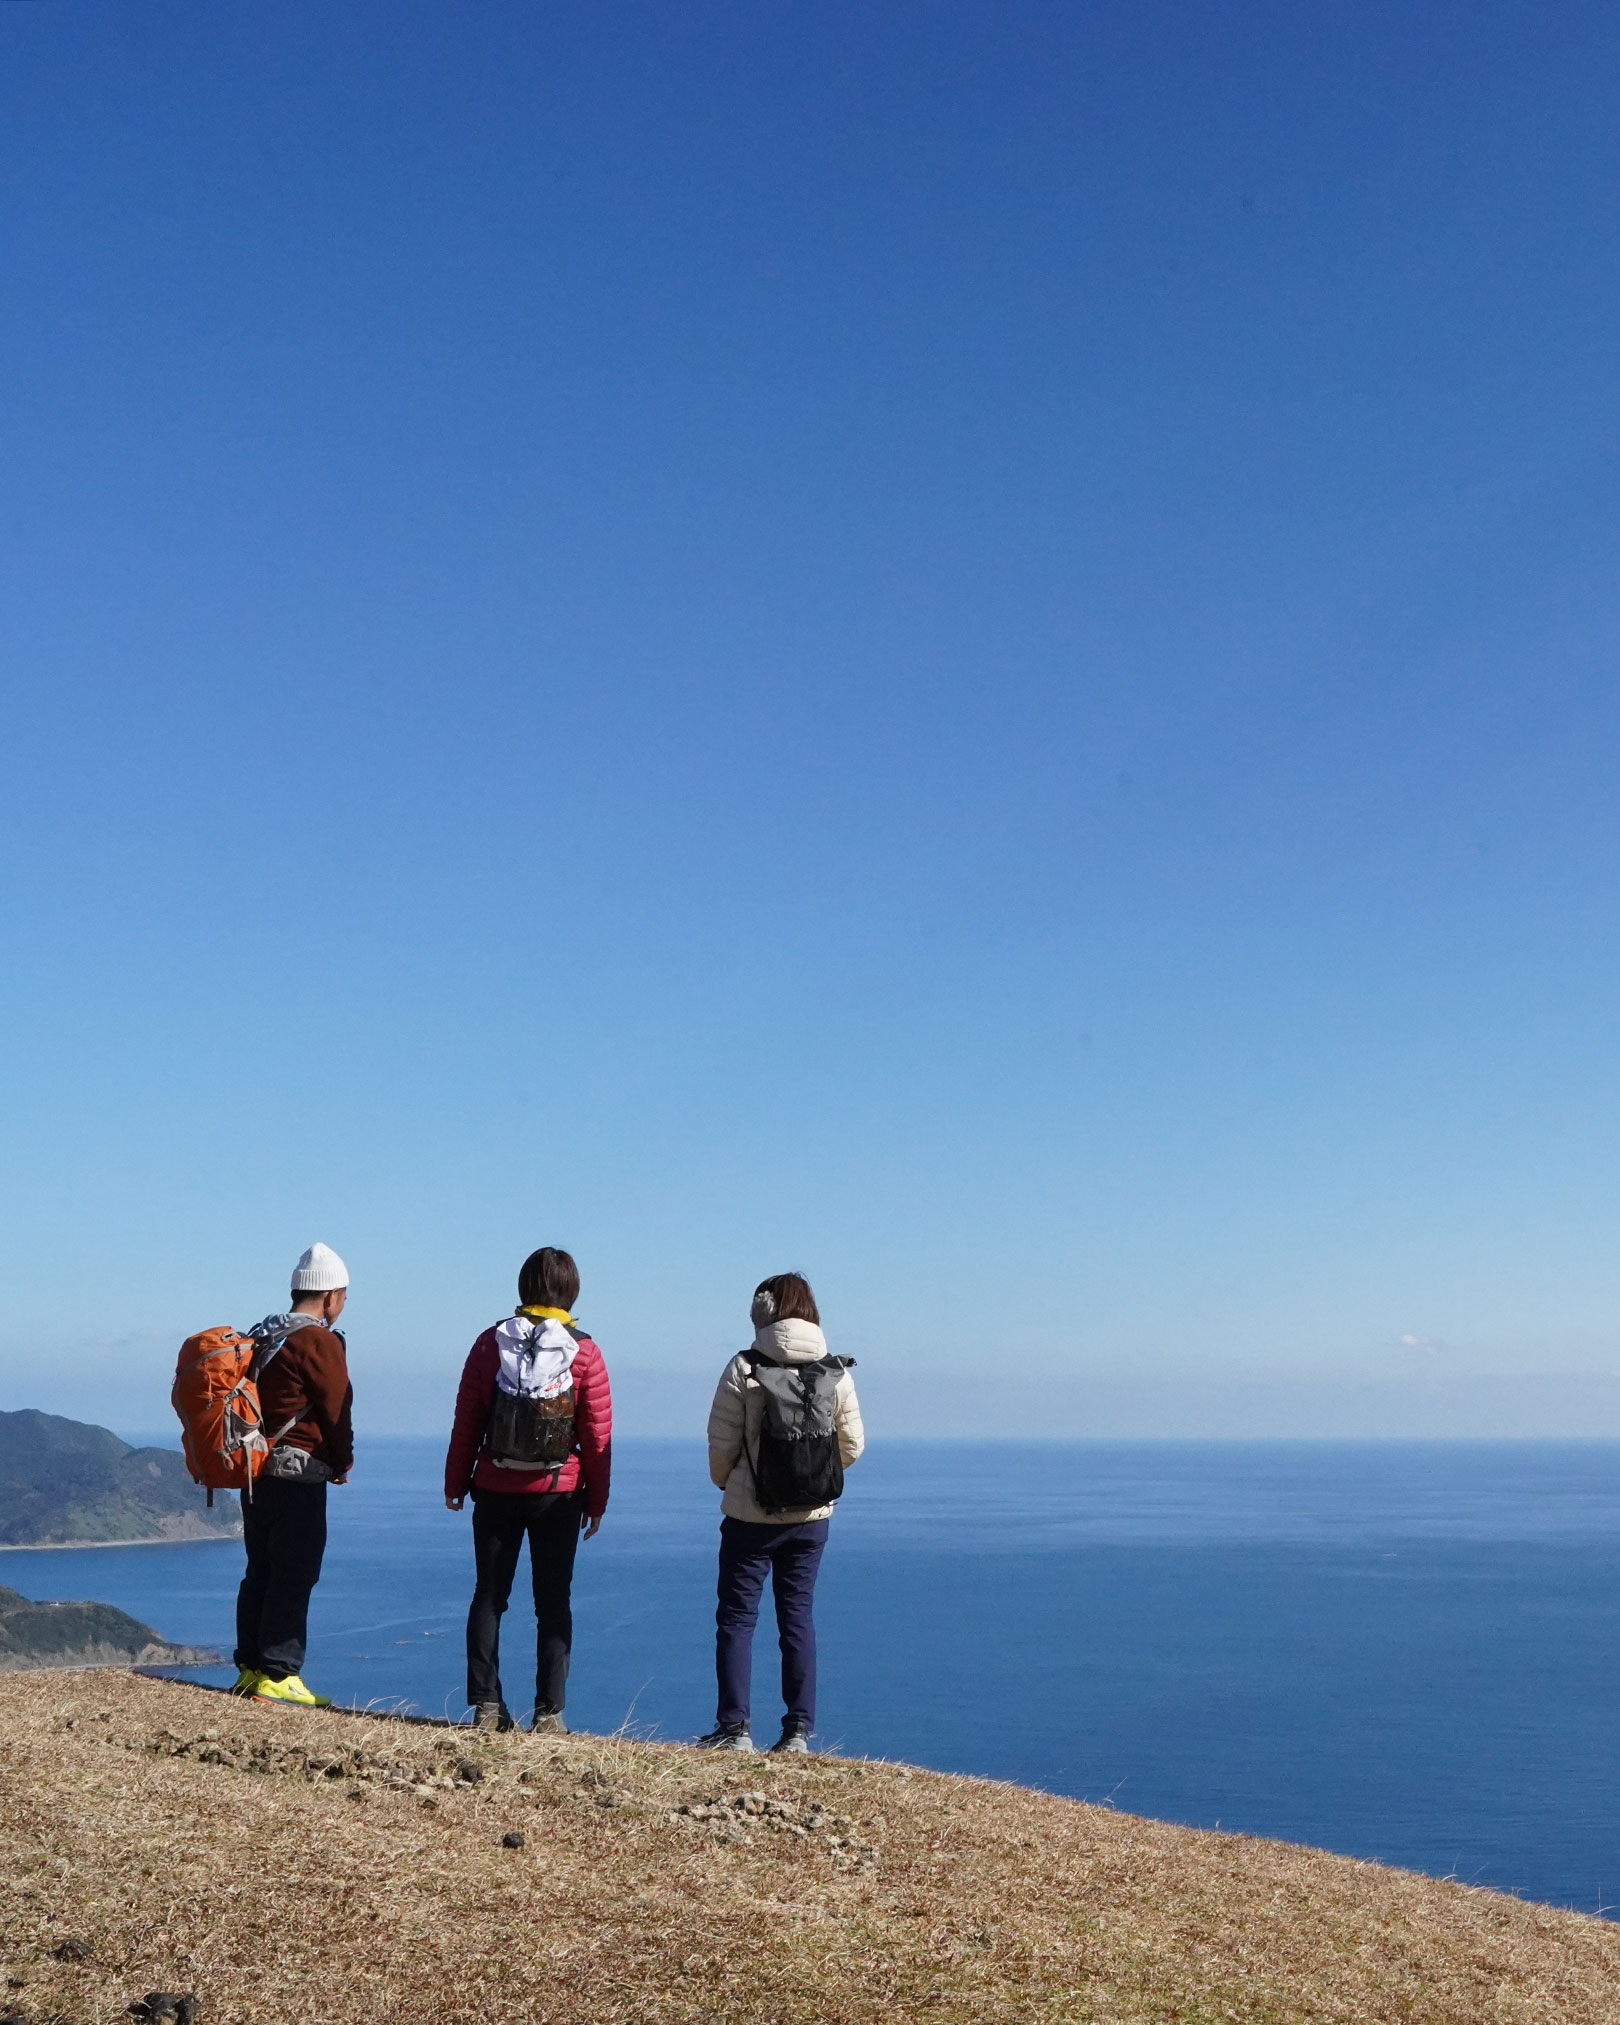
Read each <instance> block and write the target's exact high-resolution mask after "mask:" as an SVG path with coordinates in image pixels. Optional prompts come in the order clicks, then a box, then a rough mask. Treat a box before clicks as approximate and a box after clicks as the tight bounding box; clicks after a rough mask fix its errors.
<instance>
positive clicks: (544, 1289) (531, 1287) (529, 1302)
mask: <svg viewBox="0 0 1620 2025" xmlns="http://www.w3.org/2000/svg"><path fill="white" fill-rule="evenodd" d="M578 1299H579V1267H578V1266H576V1265H575V1264H574V1261H573V1260H572V1259H571V1258H570V1257H569V1255H568V1253H567V1252H560V1251H558V1249H557V1247H556V1246H555V1245H542V1246H541V1247H540V1249H539V1250H538V1251H537V1252H530V1254H529V1256H528V1257H527V1258H526V1259H525V1260H524V1261H523V1264H522V1266H521V1267H520V1268H519V1269H518V1300H519V1302H520V1303H521V1304H522V1306H524V1307H525V1308H567V1309H569V1310H570V1311H572V1309H573V1306H574V1303H575V1302H576V1301H577V1300H578Z"/></svg>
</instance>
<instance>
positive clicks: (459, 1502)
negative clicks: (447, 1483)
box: [444, 1497, 467, 1512]
mask: <svg viewBox="0 0 1620 2025" xmlns="http://www.w3.org/2000/svg"><path fill="white" fill-rule="evenodd" d="M466 1502H467V1500H466V1499H465V1498H464V1497H462V1498H446V1499H445V1501H444V1509H445V1510H446V1511H447V1512H459V1511H460V1510H461V1508H462V1506H463V1505H464V1504H465V1503H466Z"/></svg>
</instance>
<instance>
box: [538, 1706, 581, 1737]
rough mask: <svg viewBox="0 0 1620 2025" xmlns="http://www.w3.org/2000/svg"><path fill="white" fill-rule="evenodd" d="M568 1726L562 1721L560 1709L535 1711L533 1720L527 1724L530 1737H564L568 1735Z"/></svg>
mask: <svg viewBox="0 0 1620 2025" xmlns="http://www.w3.org/2000/svg"><path fill="white" fill-rule="evenodd" d="M570 1734H571V1733H570V1731H569V1728H568V1725H567V1724H566V1723H565V1722H564V1721H563V1718H562V1711H561V1709H536V1710H535V1712H534V1720H533V1721H532V1722H531V1723H530V1724H529V1735H530V1736H531V1737H566V1736H568V1735H570Z"/></svg>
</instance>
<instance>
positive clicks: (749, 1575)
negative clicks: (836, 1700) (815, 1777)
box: [714, 1519, 830, 1730]
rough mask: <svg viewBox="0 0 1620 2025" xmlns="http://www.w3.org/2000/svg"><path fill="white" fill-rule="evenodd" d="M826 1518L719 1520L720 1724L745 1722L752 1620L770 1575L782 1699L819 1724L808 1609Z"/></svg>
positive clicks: (808, 1723)
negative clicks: (765, 1522) (789, 1522)
mask: <svg viewBox="0 0 1620 2025" xmlns="http://www.w3.org/2000/svg"><path fill="white" fill-rule="evenodd" d="M829 1523H830V1522H829V1521H828V1520H826V1519H809V1520H807V1521H806V1522H805V1523H804V1524H803V1525H799V1526H756V1525H752V1524H751V1523H750V1522H749V1521H748V1520H747V1519H722V1520H721V1521H720V1590H719V1593H720V1607H719V1609H718V1610H717V1611H716V1612H715V1615H714V1622H715V1628H716V1637H715V1654H714V1665H715V1673H716V1675H717V1676H718V1678H719V1683H720V1706H719V1720H720V1726H721V1727H722V1728H725V1727H726V1726H727V1725H728V1724H733V1723H741V1724H743V1725H745V1726H746V1724H747V1722H748V1689H749V1675H750V1673H751V1672H752V1670H753V1659H754V1625H755V1624H756V1622H757V1621H758V1618H759V1599H760V1596H761V1594H762V1592H763V1590H764V1588H765V1577H766V1576H767V1575H769V1576H770V1578H771V1594H772V1597H773V1598H774V1600H775V1603H776V1629H777V1635H778V1638H779V1640H780V1643H781V1647H782V1699H783V1701H784V1702H785V1703H786V1704H787V1712H788V1714H789V1716H791V1717H793V1718H794V1719H795V1720H797V1721H798V1722H800V1723H802V1724H803V1725H804V1727H805V1728H806V1729H807V1730H812V1729H814V1728H815V1723H816V1626H815V1620H814V1618H813V1617H812V1616H811V1608H812V1606H813V1604H814V1602H815V1596H816V1570H817V1569H818V1568H819V1567H820V1566H821V1556H822V1554H823V1552H824V1551H825V1549H826V1545H827V1527H828V1524H829Z"/></svg>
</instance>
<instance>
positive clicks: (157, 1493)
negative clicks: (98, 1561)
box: [0, 1411, 242, 1547]
mask: <svg viewBox="0 0 1620 2025" xmlns="http://www.w3.org/2000/svg"><path fill="white" fill-rule="evenodd" d="M241 1530H242V1520H241V1514H240V1512H239V1511H238V1510H237V1504H236V1500H235V1498H233V1497H225V1498H221V1499H220V1501H219V1502H218V1503H217V1504H216V1505H215V1506H214V1507H213V1508H212V1509H211V1510H210V1508H209V1507H208V1505H207V1503H206V1494H205V1493H204V1492H203V1491H201V1490H199V1489H198V1487H197V1486H196V1485H195V1484H194V1483H193V1482H192V1481H191V1478H190V1476H189V1475H188V1474H187V1471H186V1464H185V1458H184V1457H183V1456H181V1455H180V1454H179V1453H178V1452H177V1451H176V1450H174V1449H167V1448H131V1447H130V1445H129V1443H128V1442H127V1441H120V1440H119V1439H118V1437H117V1435H116V1434H113V1433H112V1432H111V1431H110V1430H109V1429H108V1428H105V1427H92V1426H90V1425H89V1424H88V1423H87V1422H85V1421H82V1420H65V1419H63V1418H62V1416H61V1415H60V1414H55V1413H35V1412H32V1411H24V1412H21V1413H0V1547H55V1546H67V1545H80V1544H82V1545H86V1546H89V1545H95V1544H101V1545H107V1546H116V1545H118V1544H120V1543H128V1542H131V1541H135V1540H219V1539H229V1538H230V1537H231V1536H232V1535H235V1534H240V1532H241Z"/></svg>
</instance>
